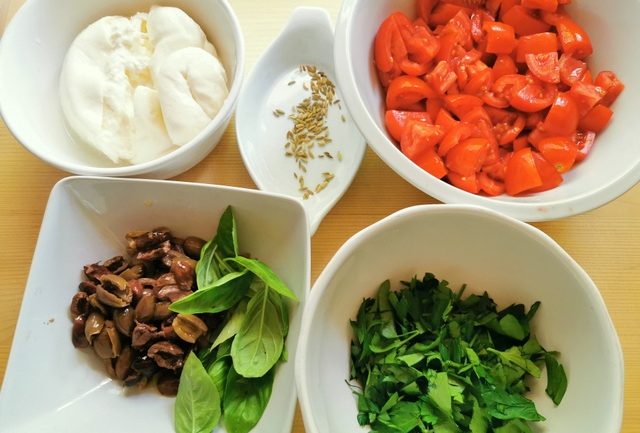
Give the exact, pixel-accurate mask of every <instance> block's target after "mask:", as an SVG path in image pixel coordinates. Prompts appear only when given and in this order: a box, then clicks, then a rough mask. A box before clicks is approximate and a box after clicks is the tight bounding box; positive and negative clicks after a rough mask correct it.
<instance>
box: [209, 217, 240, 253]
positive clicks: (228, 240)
mask: <svg viewBox="0 0 640 433" xmlns="http://www.w3.org/2000/svg"><path fill="white" fill-rule="evenodd" d="M214 242H215V243H216V244H218V249H219V250H220V253H221V254H222V256H223V258H227V257H235V256H237V255H238V233H237V230H236V220H235V218H234V217H233V210H232V209H231V206H228V207H227V208H226V209H225V211H224V212H223V214H222V216H221V217H220V222H219V223H218V232H217V233H216V237H215V238H214Z"/></svg>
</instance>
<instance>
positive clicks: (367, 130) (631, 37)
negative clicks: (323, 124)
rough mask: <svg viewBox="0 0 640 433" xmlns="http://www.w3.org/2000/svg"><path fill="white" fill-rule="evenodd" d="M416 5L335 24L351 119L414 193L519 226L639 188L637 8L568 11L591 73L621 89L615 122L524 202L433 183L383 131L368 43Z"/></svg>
mask: <svg viewBox="0 0 640 433" xmlns="http://www.w3.org/2000/svg"><path fill="white" fill-rule="evenodd" d="M414 7H415V1H414V0H411V1H407V0H344V1H343V4H342V9H341V11H340V14H339V16H338V21H337V23H336V43H335V64H336V77H337V79H338V83H339V85H340V88H341V89H342V91H343V98H344V100H345V102H346V104H347V106H348V108H349V111H350V113H351V115H352V116H353V118H354V120H355V121H356V123H357V124H358V127H359V128H360V130H361V132H362V134H363V135H364V136H365V138H366V139H367V141H368V143H369V144H370V146H371V148H372V149H373V150H374V151H375V152H376V153H377V154H378V156H380V158H381V159H382V160H384V161H385V162H386V163H387V164H388V165H389V166H390V167H391V168H392V169H393V170H394V171H395V172H396V173H398V174H399V175H400V176H402V177H403V178H404V179H405V180H406V181H407V182H409V183H411V184H412V185H414V186H415V187H416V188H418V189H420V190H422V191H424V192H425V193H427V194H429V195H430V196H432V197H434V198H436V199H438V200H440V201H442V202H445V203H467V204H477V205H482V206H486V207H489V208H492V209H495V210H498V211H500V212H503V213H505V214H507V215H510V216H513V217H515V218H518V219H520V220H524V221H544V220H552V219H556V218H562V217H566V216H571V215H576V214H579V213H582V212H586V211H589V210H591V209H594V208H597V207H599V206H602V205H604V204H606V203H608V202H609V201H611V200H613V199H615V198H616V197H618V196H619V195H621V194H623V193H624V192H625V191H627V190H628V189H629V188H631V187H632V186H634V185H635V184H636V183H638V181H640V139H639V138H638V137H639V136H640V134H639V133H638V131H639V130H638V120H637V109H636V108H635V107H636V106H637V101H638V100H640V81H638V79H637V77H638V76H640V62H638V61H637V60H636V58H635V57H634V56H632V55H630V54H629V53H632V52H634V51H635V50H636V45H635V44H636V38H637V37H638V36H639V35H640V33H639V31H638V24H637V20H636V19H635V17H637V16H638V15H640V3H639V2H636V1H631V0H618V1H615V2H608V3H607V4H606V7H604V8H603V3H602V2H601V1H598V0H580V1H576V2H574V3H573V4H572V5H570V6H569V7H568V10H569V11H570V13H571V14H572V16H574V17H575V18H576V20H577V21H578V22H579V23H580V24H582V25H584V27H585V29H586V30H587V31H588V33H589V35H590V36H591V40H592V42H593V48H594V53H595V54H594V55H593V56H592V57H591V59H590V60H589V64H590V66H591V69H592V71H594V72H598V71H600V70H603V69H609V70H613V71H614V72H616V74H618V75H619V76H620V78H621V79H622V81H623V82H624V83H625V85H626V89H625V91H624V92H623V93H622V95H621V96H620V97H619V98H618V100H617V101H616V103H615V104H614V105H613V107H612V108H613V110H614V118H613V121H612V123H611V124H610V125H609V126H608V127H607V129H606V130H605V131H604V132H603V133H602V134H600V135H599V136H598V137H597V138H596V143H595V146H594V147H593V149H592V151H591V154H590V155H589V156H588V157H587V158H586V159H585V160H584V161H583V162H582V163H580V164H578V165H577V166H576V167H575V168H573V169H572V170H571V171H570V172H569V173H567V174H566V175H564V182H563V183H562V184H561V185H560V186H559V187H557V188H554V189H552V190H550V191H546V192H542V193H538V194H532V195H529V196H526V197H510V196H507V195H502V196H499V197H493V198H491V197H483V196H479V195H474V194H470V193H468V192H465V191H463V190H461V189H458V188H456V187H454V186H451V185H450V184H448V183H446V182H444V181H441V180H438V179H436V178H435V177H434V176H431V175H430V174H428V173H427V172H425V171H424V170H422V169H421V168H420V167H418V166H417V165H415V164H414V163H412V162H411V161H410V160H409V159H408V158H406V157H405V156H404V155H403V154H402V153H401V152H400V150H399V149H398V148H397V147H396V146H395V145H394V143H393V141H392V140H391V139H390V138H389V136H388V135H387V133H386V131H385V128H384V96H383V91H382V89H381V86H380V84H379V82H378V79H377V76H376V73H375V66H374V64H373V54H372V53H373V40H374V37H375V34H376V32H377V30H378V27H379V26H380V23H381V22H382V21H383V20H384V19H385V18H386V17H387V16H388V15H389V14H390V13H391V12H393V11H396V10H401V11H404V12H405V13H408V14H410V15H415V14H414Z"/></svg>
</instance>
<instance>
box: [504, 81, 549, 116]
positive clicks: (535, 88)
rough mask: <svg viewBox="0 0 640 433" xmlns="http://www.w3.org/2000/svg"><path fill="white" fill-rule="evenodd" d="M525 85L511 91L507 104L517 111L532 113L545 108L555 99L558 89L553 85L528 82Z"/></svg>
mask: <svg viewBox="0 0 640 433" xmlns="http://www.w3.org/2000/svg"><path fill="white" fill-rule="evenodd" d="M528 81H529V82H528V83H527V85H525V86H524V87H522V88H520V89H513V91H512V92H511V96H510V97H509V104H511V106H512V107H513V108H515V109H517V110H520V111H524V112H525V113H532V112H534V111H540V110H542V109H545V108H547V107H548V106H550V105H551V104H553V101H554V100H555V98H556V95H557V93H558V89H557V88H556V86H554V85H553V84H549V83H542V82H535V81H533V80H531V79H530V80H528Z"/></svg>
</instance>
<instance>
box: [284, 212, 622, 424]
mask: <svg viewBox="0 0 640 433" xmlns="http://www.w3.org/2000/svg"><path fill="white" fill-rule="evenodd" d="M447 214H449V215H451V214H458V215H468V216H472V217H479V218H488V219H491V220H494V221H496V222H500V223H501V224H502V225H503V226H504V227H505V230H506V231H518V232H520V233H521V234H522V235H526V236H529V237H531V238H533V239H536V240H537V241H539V242H541V243H542V244H543V246H544V247H545V248H548V249H549V250H550V251H552V252H553V253H555V255H556V258H557V260H560V261H562V262H564V263H565V264H566V265H567V266H568V267H569V268H570V269H571V271H572V272H573V273H574V274H575V275H576V277H577V278H578V279H579V280H580V281H581V283H582V284H581V285H580V289H581V290H582V291H584V294H585V296H587V297H588V299H589V300H590V303H591V304H593V305H595V306H596V307H598V308H596V309H595V310H596V311H595V314H596V315H597V319H598V322H599V324H601V325H602V326H603V327H604V328H605V329H604V331H605V333H606V334H607V339H606V342H607V344H608V347H607V349H608V350H609V351H610V352H611V354H612V357H613V361H614V363H613V365H612V366H611V367H612V371H611V374H610V377H611V379H612V381H611V383H613V384H614V386H615V387H616V388H619V392H618V395H617V398H616V400H615V401H614V402H612V407H611V412H612V413H613V416H614V419H615V420H616V421H615V425H614V429H613V430H611V431H610V432H607V433H614V432H615V433H617V432H619V431H620V428H621V426H622V414H623V407H624V357H623V352H622V347H621V344H620V338H619V336H618V334H617V331H616V329H615V326H614V324H613V321H612V319H611V316H610V315H609V312H608V310H607V306H606V304H605V302H604V299H603V297H602V294H601V293H600V291H599V290H598V288H597V286H596V285H595V283H594V282H593V280H591V278H590V277H589V275H588V274H587V272H586V271H585V270H584V269H583V268H582V267H581V266H580V265H579V264H578V263H577V262H576V261H575V260H574V259H573V258H572V257H571V256H570V255H569V254H568V253H567V252H566V251H565V250H564V249H563V248H562V247H561V246H560V245H559V244H558V243H557V242H556V241H555V240H553V238H551V237H550V236H549V235H547V234H546V233H545V232H543V231H542V230H540V229H538V228H536V227H534V226H532V225H530V224H527V223H525V222H522V221H520V220H517V219H515V218H513V217H510V216H508V215H505V214H503V213H500V212H498V211H495V210H493V209H489V208H486V207H483V206H477V205H468V204H427V205H415V206H411V207H407V208H404V209H401V210H399V211H397V212H395V213H392V214H390V215H388V216H386V217H385V218H383V219H381V220H379V221H377V222H375V223H373V224H371V225H370V226H368V227H366V228H364V229H362V230H361V231H359V232H357V233H356V234H354V235H353V236H351V237H350V238H349V239H348V240H347V241H346V242H345V243H344V244H342V246H341V247H340V248H339V249H338V251H336V253H335V254H334V256H333V257H332V258H331V259H330V260H329V262H328V263H327V265H326V266H325V268H324V269H323V270H322V272H321V273H320V275H319V276H318V278H317V279H316V281H315V283H314V284H313V287H312V288H311V292H310V293H309V296H308V297H307V300H306V303H305V306H304V313H303V316H302V324H301V327H300V335H299V342H298V347H297V353H296V366H295V374H296V386H297V389H298V401H299V404H300V409H301V411H302V415H303V419H304V424H305V429H306V430H307V432H308V433H324V432H321V431H320V429H319V428H318V427H317V422H316V415H315V414H314V411H313V403H312V398H311V393H310V392H309V391H308V388H309V385H308V381H309V378H310V377H311V376H310V375H311V374H312V373H313V372H311V371H309V370H308V369H307V360H306V353H307V352H308V350H309V346H310V345H311V344H312V342H311V341H310V333H311V329H312V328H313V327H314V325H316V324H315V323H314V322H315V316H316V313H317V311H318V309H319V307H320V304H321V302H322V299H323V297H324V294H325V291H327V290H328V287H329V285H330V283H331V280H332V279H333V276H334V275H335V273H336V272H337V271H338V270H339V269H340V268H341V267H342V266H343V265H344V264H345V263H346V261H347V259H348V257H349V256H350V255H351V254H352V252H353V251H354V250H355V249H357V248H358V247H360V246H361V245H363V244H366V243H367V242H368V241H369V239H371V238H372V237H374V236H376V235H378V234H380V233H381V232H383V231H384V230H386V228H387V227H388V226H389V225H390V224H398V223H400V222H402V221H404V220H407V219H411V218H416V217H420V218H429V217H431V216H434V215H447ZM354 313H355V312H354ZM614 389H615V388H614Z"/></svg>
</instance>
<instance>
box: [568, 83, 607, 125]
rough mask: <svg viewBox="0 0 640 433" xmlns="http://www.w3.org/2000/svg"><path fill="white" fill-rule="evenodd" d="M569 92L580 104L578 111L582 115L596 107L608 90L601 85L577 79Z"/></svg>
mask: <svg viewBox="0 0 640 433" xmlns="http://www.w3.org/2000/svg"><path fill="white" fill-rule="evenodd" d="M569 94H570V95H571V97H573V99H574V100H575V101H576V104H578V113H580V117H582V116H584V115H585V114H587V113H588V112H589V110H591V109H592V108H593V107H595V106H596V104H597V103H599V102H600V101H601V100H602V98H603V97H604V96H605V95H606V94H607V92H606V91H605V90H604V89H603V88H602V87H600V86H594V85H593V84H587V83H583V82H582V81H577V82H576V83H574V84H573V86H571V90H569Z"/></svg>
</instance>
